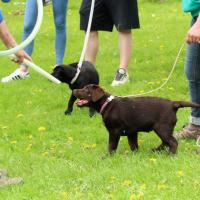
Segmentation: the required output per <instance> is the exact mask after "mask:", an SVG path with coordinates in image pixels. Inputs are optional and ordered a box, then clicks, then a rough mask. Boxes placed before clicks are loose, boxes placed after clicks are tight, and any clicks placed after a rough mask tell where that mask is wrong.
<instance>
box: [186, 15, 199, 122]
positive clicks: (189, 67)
mask: <svg viewBox="0 0 200 200" xmlns="http://www.w3.org/2000/svg"><path fill="white" fill-rule="evenodd" d="M196 19H197V18H193V19H192V22H191V26H192V25H193V24H194V23H195V22H196ZM185 73H186V76H187V78H188V81H189V90H190V98H191V101H192V102H196V103H199V104H200V44H199V43H192V44H189V45H188V48H187V54H186V61H185ZM190 123H192V124H195V125H200V109H198V108H192V112H191V116H190Z"/></svg>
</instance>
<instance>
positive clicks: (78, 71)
mask: <svg viewBox="0 0 200 200" xmlns="http://www.w3.org/2000/svg"><path fill="white" fill-rule="evenodd" d="M80 72H81V69H80V68H79V67H77V71H76V74H75V76H74V78H73V79H72V80H71V84H73V83H75V81H76V80H77V78H78V76H79V74H80Z"/></svg>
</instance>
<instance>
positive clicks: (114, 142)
mask: <svg viewBox="0 0 200 200" xmlns="http://www.w3.org/2000/svg"><path fill="white" fill-rule="evenodd" d="M119 139H120V136H119V135H115V134H113V133H111V132H109V144H108V151H109V153H110V154H113V153H115V152H116V149H117V146H118V143H119Z"/></svg>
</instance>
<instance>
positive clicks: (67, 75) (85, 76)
mask: <svg viewBox="0 0 200 200" xmlns="http://www.w3.org/2000/svg"><path fill="white" fill-rule="evenodd" d="M77 64H78V63H72V64H69V65H59V66H57V67H55V69H54V70H53V73H52V75H53V76H54V77H56V78H57V79H58V80H60V81H61V82H63V83H67V84H68V85H69V88H70V89H71V90H73V89H80V88H83V87H84V86H86V85H89V84H96V85H98V84H99V75H98V72H97V70H96V69H95V67H94V66H93V65H92V63H90V62H87V61H84V62H83V65H82V67H81V72H80V74H79V76H78V78H77V80H76V81H75V82H74V83H71V81H72V79H73V78H74V77H75V74H76V72H77ZM76 99H77V98H76V97H75V96H74V95H73V94H71V97H70V100H69V102H68V107H67V109H66V111H65V114H66V115H69V114H71V113H72V110H73V105H74V102H75V101H76ZM94 112H95V111H94V110H93V109H92V108H91V109H90V116H93V115H94Z"/></svg>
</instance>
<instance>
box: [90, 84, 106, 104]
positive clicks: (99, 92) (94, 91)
mask: <svg viewBox="0 0 200 200" xmlns="http://www.w3.org/2000/svg"><path fill="white" fill-rule="evenodd" d="M90 92H91V97H92V101H93V102H96V101H98V100H99V99H100V98H101V97H103V96H104V95H105V91H104V90H103V89H102V88H100V87H99V86H98V85H92V87H91V90H90Z"/></svg>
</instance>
